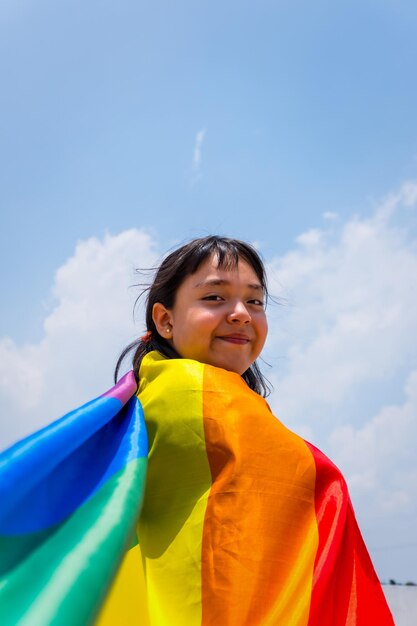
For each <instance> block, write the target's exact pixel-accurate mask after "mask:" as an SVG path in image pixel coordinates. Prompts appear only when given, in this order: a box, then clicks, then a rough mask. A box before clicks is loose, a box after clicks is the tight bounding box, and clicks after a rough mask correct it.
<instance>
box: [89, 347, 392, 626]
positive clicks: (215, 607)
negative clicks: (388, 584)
mask: <svg viewBox="0 0 417 626" xmlns="http://www.w3.org/2000/svg"><path fill="white" fill-rule="evenodd" d="M138 396H139V398H140V401H141V403H142V406H143V409H144V413H145V416H146V425H147V429H148V437H149V458H148V476H147V482H146V489H145V497H144V503H143V508H142V513H141V517H140V520H139V524H138V530H137V532H138V539H139V545H140V552H139V547H138V546H136V547H135V548H133V549H132V550H131V551H129V553H128V555H127V557H126V560H125V563H124V564H123V566H122V568H121V570H120V572H119V575H118V577H117V579H116V582H115V585H114V587H113V590H112V591H111V593H110V594H109V596H108V598H107V601H106V604H105V606H104V608H103V611H102V613H101V616H100V619H99V620H98V623H97V625H98V626H111V625H112V624H118V623H121V624H123V625H124V626H128V625H130V624H132V625H133V624H141V626H145V624H151V625H152V626H197V625H198V626H201V625H202V626H208V625H210V626H219V625H221V626H369V625H370V624H378V626H387V625H390V626H392V625H393V624H394V622H393V619H392V616H391V614H390V611H389V609H388V606H387V603H386V601H385V597H384V594H383V592H382V589H381V586H380V584H379V581H378V579H377V577H376V574H375V572H374V568H373V566H372V563H371V561H370V558H369V556H368V553H367V551H366V548H365V546H364V543H363V540H362V537H361V534H360V532H359V529H358V526H357V523H356V520H355V516H354V513H353V509H352V505H351V502H350V499H349V495H348V491H347V488H346V483H345V481H344V479H343V477H342V475H341V473H340V471H339V470H338V469H337V468H336V467H335V466H334V465H333V464H332V463H331V461H329V459H327V458H326V457H325V456H324V455H323V454H322V453H321V452H320V451H319V450H317V449H316V448H315V447H314V446H312V445H311V444H309V443H307V442H305V441H304V440H303V439H301V438H300V437H298V436H297V435H295V434H294V433H292V432H291V431H289V430H288V429H287V428H286V427H285V426H283V424H282V423H281V422H280V421H279V420H277V419H276V418H275V417H274V416H273V415H272V413H271V411H270V409H269V407H268V405H267V403H266V402H265V400H264V399H263V398H261V397H260V396H259V395H257V394H256V393H254V392H252V391H251V390H250V389H249V388H248V387H247V385H246V383H245V382H244V381H243V380H242V378H241V377H240V376H238V375H237V374H234V373H231V372H227V371H225V370H222V369H219V368H215V367H211V366H209V365H204V364H202V363H197V362H195V361H190V360H187V359H175V360H166V359H164V358H162V357H161V356H160V355H158V354H157V353H151V354H149V355H147V356H146V357H145V359H144V361H143V363H142V367H141V370H140V386H139V390H138ZM139 570H143V573H142V572H141V573H140V575H139V573H138V572H139ZM141 586H142V587H141ZM140 587H141V590H140V592H139V591H138V590H139V588H140ZM135 589H136V595H137V597H139V598H140V599H141V601H142V602H143V599H144V598H146V604H147V614H148V616H147V617H146V614H145V612H144V610H143V607H142V608H140V607H138V608H137V610H136V612H135V611H134V610H133V611H132V613H131V616H130V621H129V619H128V617H127V616H125V618H124V619H125V621H123V622H118V621H117V617H118V615H120V614H121V610H122V609H123V607H125V606H127V605H129V606H130V607H132V606H133V604H134V599H133V602H132V598H133V596H134V590H135ZM139 615H140V619H138V616H139Z"/></svg>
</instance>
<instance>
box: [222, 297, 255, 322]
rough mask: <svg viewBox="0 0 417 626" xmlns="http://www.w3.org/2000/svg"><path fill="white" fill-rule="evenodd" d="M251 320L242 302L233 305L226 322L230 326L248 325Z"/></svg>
mask: <svg viewBox="0 0 417 626" xmlns="http://www.w3.org/2000/svg"><path fill="white" fill-rule="evenodd" d="M251 319H252V318H251V316H250V314H249V311H248V310H247V308H246V307H245V305H244V304H243V302H237V303H236V304H235V305H234V307H233V310H232V311H230V313H229V314H228V316H227V320H228V321H229V322H231V323H232V324H236V323H239V324H248V323H249V322H250V321H251Z"/></svg>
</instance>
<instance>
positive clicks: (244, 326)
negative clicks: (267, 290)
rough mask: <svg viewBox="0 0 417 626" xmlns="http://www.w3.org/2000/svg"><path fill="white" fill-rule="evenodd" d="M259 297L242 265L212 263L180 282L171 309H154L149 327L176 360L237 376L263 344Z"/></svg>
mask: <svg viewBox="0 0 417 626" xmlns="http://www.w3.org/2000/svg"><path fill="white" fill-rule="evenodd" d="M264 295H265V294H264V291H263V288H262V286H261V284H260V282H259V279H258V277H257V276H256V273H255V272H254V270H253V269H252V267H251V266H250V265H249V264H248V263H246V261H244V260H242V259H240V260H239V262H238V264H237V265H236V266H235V267H234V268H231V269H220V268H218V267H217V258H216V257H212V258H211V259H208V260H207V261H206V262H204V263H203V264H202V265H201V266H200V268H199V269H198V270H197V271H196V272H195V273H194V274H191V275H189V276H187V278H185V280H184V282H183V283H182V284H181V286H180V287H179V288H178V291H177V294H176V298H175V305H174V306H173V308H172V309H166V308H165V307H164V306H163V305H162V304H160V303H157V304H155V305H154V311H153V313H154V321H155V324H156V327H157V329H158V332H159V333H160V334H161V336H163V337H164V338H165V339H169V340H171V341H172V343H173V347H174V348H175V350H176V351H177V352H178V354H179V355H181V357H183V358H186V359H194V360H196V361H200V362H202V363H208V364H209V365H215V366H216V367H222V368H224V369H227V370H229V371H232V372H236V373H237V374H243V373H244V372H245V371H246V370H247V369H248V368H249V366H250V365H251V364H252V363H253V362H254V361H255V359H256V358H257V357H258V356H259V354H260V352H261V350H262V348H263V345H264V343H265V339H266V335H267V330H268V327H267V321H266V315H265V308H264Z"/></svg>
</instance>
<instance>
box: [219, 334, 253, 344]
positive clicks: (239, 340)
mask: <svg viewBox="0 0 417 626" xmlns="http://www.w3.org/2000/svg"><path fill="white" fill-rule="evenodd" d="M219 339H223V341H229V342H230V343H236V344H239V345H244V344H246V343H249V337H246V335H223V336H221V337H219Z"/></svg>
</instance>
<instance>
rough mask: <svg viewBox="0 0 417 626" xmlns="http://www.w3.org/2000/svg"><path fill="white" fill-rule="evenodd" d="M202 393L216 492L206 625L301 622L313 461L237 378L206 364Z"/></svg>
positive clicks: (205, 587) (208, 541)
mask: <svg viewBox="0 0 417 626" xmlns="http://www.w3.org/2000/svg"><path fill="white" fill-rule="evenodd" d="M203 389H204V391H203V418H204V429H205V437H206V447H207V454H208V459H209V464H210V469H211V473H212V482H213V486H212V488H211V491H210V495H209V500H208V504H207V510H206V517H205V522H204V530H203V545H202V624H203V626H206V625H209V624H210V625H213V626H214V625H218V624H222V626H228V625H232V624H233V625H236V624H239V626H244V625H248V626H249V625H250V626H256V625H262V626H268V625H272V624H274V625H275V624H291V625H293V626H305V625H306V624H307V622H308V614H309V607H310V597H311V587H312V576H313V567H314V557H315V554H316V549H317V544H318V533H317V522H316V517H315V505H314V484H315V464H314V461H313V458H312V455H311V453H310V452H309V450H308V448H307V446H306V445H305V443H304V441H303V440H302V439H301V438H300V437H298V436H297V435H295V434H293V433H291V432H290V431H289V430H288V429H286V428H285V427H284V426H283V425H282V424H281V423H280V422H279V421H278V420H277V419H276V418H275V417H274V416H273V415H272V413H271V412H270V410H269V407H268V405H267V404H266V402H265V401H264V400H263V399H262V398H261V397H260V396H258V395H257V394H256V393H253V392H250V391H249V390H248V388H247V385H246V383H245V382H244V381H243V380H242V379H241V377H240V376H238V375H237V374H233V373H230V372H227V373H226V372H224V371H221V370H218V369H216V368H212V367H210V366H206V367H205V368H204V386H203ZM237 399H238V400H237Z"/></svg>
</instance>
